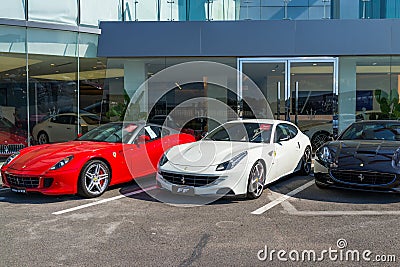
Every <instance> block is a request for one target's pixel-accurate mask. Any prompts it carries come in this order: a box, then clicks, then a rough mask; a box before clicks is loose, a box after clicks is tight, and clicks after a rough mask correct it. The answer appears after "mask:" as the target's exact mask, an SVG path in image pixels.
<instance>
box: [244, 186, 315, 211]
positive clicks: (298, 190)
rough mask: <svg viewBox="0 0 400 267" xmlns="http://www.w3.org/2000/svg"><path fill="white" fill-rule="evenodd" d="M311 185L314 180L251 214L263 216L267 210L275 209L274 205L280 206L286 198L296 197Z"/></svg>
mask: <svg viewBox="0 0 400 267" xmlns="http://www.w3.org/2000/svg"><path fill="white" fill-rule="evenodd" d="M313 184H314V180H312V181H310V182H308V183H306V184H304V185H302V186H300V187H298V188H296V189H294V190H292V191H290V192H289V193H287V194H286V195H283V196H281V197H279V198H278V199H276V200H274V201H272V202H270V203H268V204H267V205H265V206H262V207H261V208H259V209H256V210H255V211H253V212H252V213H251V214H255V215H260V214H263V213H264V212H266V211H267V210H269V209H272V208H273V207H275V206H276V205H279V204H281V203H282V202H284V201H285V200H287V199H288V198H290V197H292V196H294V195H296V194H297V193H299V192H301V191H303V190H304V189H307V188H308V187H310V186H312V185H313Z"/></svg>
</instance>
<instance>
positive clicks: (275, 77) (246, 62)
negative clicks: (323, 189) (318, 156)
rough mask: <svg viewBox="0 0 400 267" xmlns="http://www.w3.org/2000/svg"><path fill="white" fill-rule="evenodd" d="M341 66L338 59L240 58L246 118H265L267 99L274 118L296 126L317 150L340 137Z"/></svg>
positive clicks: (240, 92) (242, 101)
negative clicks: (339, 84) (339, 76)
mask: <svg viewBox="0 0 400 267" xmlns="http://www.w3.org/2000/svg"><path fill="white" fill-rule="evenodd" d="M337 66H338V64H337V58H282V59H276V58H273V59H271V58H241V59H238V68H239V71H241V72H242V73H243V75H241V76H240V77H241V78H240V79H239V83H238V84H239V85H240V86H238V95H239V100H240V101H241V103H243V104H242V107H241V108H242V117H243V118H254V117H256V118H264V117H265V116H264V114H263V113H264V110H263V107H261V106H260V98H262V97H264V98H265V99H266V100H267V102H268V104H269V106H270V109H271V111H272V114H273V117H274V119H281V120H288V121H291V122H293V123H295V124H296V125H297V126H298V127H299V128H300V130H302V131H303V132H304V133H305V134H307V135H308V136H309V138H310V140H311V143H312V146H313V149H314V150H315V149H317V148H318V147H319V146H321V145H322V144H323V143H324V142H326V141H327V140H328V138H329V137H330V136H331V135H332V134H333V135H336V134H337V119H336V117H337V116H334V115H335V114H337V101H336V99H337V83H336V81H337V77H338V71H337ZM255 91H261V94H260V95H258V96H257V94H256V93H255ZM268 104H267V105H268ZM270 117H271V116H270Z"/></svg>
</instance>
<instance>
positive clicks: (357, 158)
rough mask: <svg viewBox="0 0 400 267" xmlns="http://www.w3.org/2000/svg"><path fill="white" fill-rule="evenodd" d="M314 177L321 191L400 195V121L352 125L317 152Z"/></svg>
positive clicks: (365, 122) (367, 122)
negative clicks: (335, 188)
mask: <svg viewBox="0 0 400 267" xmlns="http://www.w3.org/2000/svg"><path fill="white" fill-rule="evenodd" d="M314 175H315V183H316V185H317V186H318V187H320V188H327V187H330V186H332V187H340V188H349V189H359V190H372V191H391V192H400V121H362V122H355V123H353V124H351V125H350V126H349V127H348V128H347V129H346V130H345V131H344V132H343V133H342V134H341V135H340V136H339V138H338V139H337V140H336V141H331V142H328V143H326V144H324V145H323V146H321V147H320V148H319V149H318V150H317V152H316V159H315V163H314Z"/></svg>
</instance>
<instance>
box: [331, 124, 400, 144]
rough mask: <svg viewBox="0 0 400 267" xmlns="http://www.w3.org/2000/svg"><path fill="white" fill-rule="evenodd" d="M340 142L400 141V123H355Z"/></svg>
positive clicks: (340, 138)
mask: <svg viewBox="0 0 400 267" xmlns="http://www.w3.org/2000/svg"><path fill="white" fill-rule="evenodd" d="M339 140H387V141H400V123H382V122H381V123H354V124H353V125H351V126H350V127H349V128H348V129H347V130H346V131H345V132H344V133H343V134H342V135H341V136H340V137H339Z"/></svg>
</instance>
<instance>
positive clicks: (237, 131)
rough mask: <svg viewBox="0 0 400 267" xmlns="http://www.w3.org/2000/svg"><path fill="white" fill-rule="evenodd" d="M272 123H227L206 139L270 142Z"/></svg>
mask: <svg viewBox="0 0 400 267" xmlns="http://www.w3.org/2000/svg"><path fill="white" fill-rule="evenodd" d="M271 131H272V124H269V123H241V122H238V123H227V124H224V125H221V126H219V127H218V128H216V129H215V130H214V131H212V132H211V133H209V134H208V135H207V136H206V137H205V138H204V140H212V141H232V142H252V143H261V142H264V143H269V142H270V139H271Z"/></svg>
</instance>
